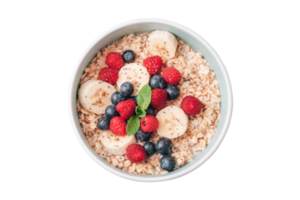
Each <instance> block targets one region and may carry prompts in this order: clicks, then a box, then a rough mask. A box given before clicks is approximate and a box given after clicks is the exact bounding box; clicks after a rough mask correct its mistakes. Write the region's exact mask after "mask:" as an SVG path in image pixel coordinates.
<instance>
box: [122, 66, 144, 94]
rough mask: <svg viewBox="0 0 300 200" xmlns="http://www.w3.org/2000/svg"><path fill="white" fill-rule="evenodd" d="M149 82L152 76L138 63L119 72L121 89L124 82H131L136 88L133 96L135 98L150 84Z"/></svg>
mask: <svg viewBox="0 0 300 200" xmlns="http://www.w3.org/2000/svg"><path fill="white" fill-rule="evenodd" d="M149 80H150V75H149V73H148V71H147V69H146V68H145V67H144V66H142V65H141V64H138V63H130V64H126V65H125V66H124V67H122V68H121V70H120V71H119V78H118V81H117V85H118V87H119V88H120V87H121V85H122V84H123V83H124V82H131V83H132V84H133V87H134V91H133V94H132V96H135V95H137V94H138V93H139V91H140V89H141V88H142V87H143V86H144V85H146V84H148V83H149Z"/></svg>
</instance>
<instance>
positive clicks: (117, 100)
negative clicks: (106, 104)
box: [110, 92, 125, 106]
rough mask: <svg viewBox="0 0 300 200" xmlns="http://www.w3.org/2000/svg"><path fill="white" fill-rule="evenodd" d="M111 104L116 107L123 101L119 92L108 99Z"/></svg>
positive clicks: (123, 98)
mask: <svg viewBox="0 0 300 200" xmlns="http://www.w3.org/2000/svg"><path fill="white" fill-rule="evenodd" d="M110 100H111V103H112V104H114V105H115V106H116V105H118V103H120V102H121V101H124V100H125V97H122V95H121V94H120V92H114V93H113V94H112V95H111V97H110Z"/></svg>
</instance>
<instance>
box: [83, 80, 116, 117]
mask: <svg viewBox="0 0 300 200" xmlns="http://www.w3.org/2000/svg"><path fill="white" fill-rule="evenodd" d="M115 91H116V90H115V88H114V86H113V85H111V84H109V83H106V82H104V81H101V80H89V81H87V82H85V83H83V84H82V85H81V86H80V88H79V90H78V99H79V102H80V104H81V105H82V107H83V108H85V109H86V110H88V111H90V112H93V113H96V114H102V113H105V109H106V107H107V106H109V105H112V103H111V101H110V97H111V95H112V94H113V93H114V92H115Z"/></svg>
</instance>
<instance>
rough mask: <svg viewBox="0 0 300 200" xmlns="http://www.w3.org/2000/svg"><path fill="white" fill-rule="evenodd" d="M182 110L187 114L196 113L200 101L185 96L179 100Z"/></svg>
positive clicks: (198, 110) (199, 107) (199, 106)
mask: <svg viewBox="0 0 300 200" xmlns="http://www.w3.org/2000/svg"><path fill="white" fill-rule="evenodd" d="M181 108H182V110H183V111H184V112H185V113H186V114H188V115H197V114H199V113H200V110H201V101H200V100H199V99H197V98H196V97H193V96H186V97H184V98H183V99H182V101H181Z"/></svg>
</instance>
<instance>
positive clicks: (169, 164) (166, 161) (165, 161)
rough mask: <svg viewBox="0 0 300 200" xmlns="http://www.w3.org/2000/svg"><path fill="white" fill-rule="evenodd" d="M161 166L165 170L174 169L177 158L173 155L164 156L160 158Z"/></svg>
mask: <svg viewBox="0 0 300 200" xmlns="http://www.w3.org/2000/svg"><path fill="white" fill-rule="evenodd" d="M160 166H161V168H163V169H164V170H167V171H172V170H173V169H174V167H175V160H174V158H172V157H171V156H163V157H162V158H161V159H160Z"/></svg>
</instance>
